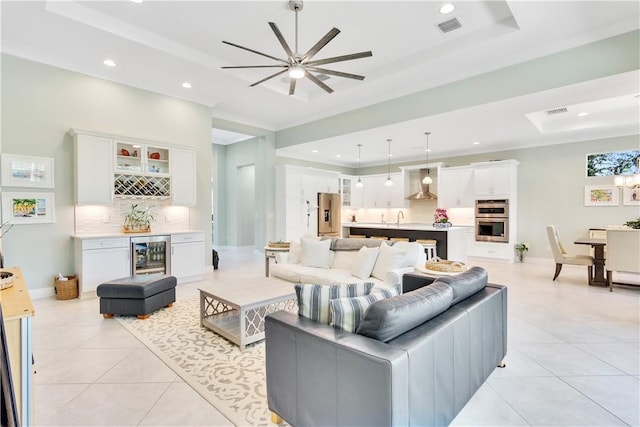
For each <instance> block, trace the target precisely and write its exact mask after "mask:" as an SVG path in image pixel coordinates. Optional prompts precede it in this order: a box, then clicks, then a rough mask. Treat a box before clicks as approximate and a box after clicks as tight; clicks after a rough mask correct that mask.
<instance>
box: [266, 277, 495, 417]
mask: <svg viewBox="0 0 640 427" xmlns="http://www.w3.org/2000/svg"><path fill="white" fill-rule="evenodd" d="M414 280H416V279H415V278H414ZM417 280H419V276H418V279H417ZM423 281H424V285H425V286H423V287H419V288H418V289H416V290H414V291H411V292H408V293H404V294H402V295H399V296H396V297H392V298H388V299H383V300H381V301H377V302H374V303H373V304H372V305H371V306H369V308H368V309H367V310H366V312H365V315H364V317H363V318H362V321H361V323H360V324H359V326H358V328H357V330H356V333H349V332H346V331H342V330H338V329H334V328H333V327H331V326H329V325H325V324H321V323H318V322H315V321H313V320H310V319H307V318H304V317H301V316H298V315H296V314H295V313H290V312H285V311H280V312H276V313H273V314H271V315H269V316H267V318H266V325H265V326H266V331H265V332H266V365H267V399H268V405H269V410H270V411H272V413H273V415H274V417H275V419H276V420H277V419H278V416H279V417H282V418H283V419H284V420H285V421H287V422H288V423H289V424H291V425H294V426H328V425H331V426H347V425H348V426H364V425H366V426H427V425H429V426H431V425H434V426H435V425H438V426H441V425H447V424H449V423H450V422H451V421H452V420H453V419H454V418H455V416H456V415H457V414H458V412H459V411H460V410H461V409H462V408H463V407H464V405H465V404H466V403H467V402H468V401H469V399H470V398H471V396H473V394H474V393H475V392H476V390H478V388H479V387H480V386H481V385H482V383H483V382H484V381H485V380H486V379H487V377H488V376H489V375H490V374H491V372H493V370H494V369H495V368H496V366H498V365H499V364H501V363H502V360H503V358H504V357H505V355H506V348H507V288H506V287H505V286H501V285H494V284H488V283H487V274H486V271H485V270H483V269H481V268H479V267H473V268H471V269H470V270H468V271H467V272H465V273H462V274H459V275H457V276H452V277H446V278H442V279H438V280H436V281H434V282H433V283H431V282H432V281H433V279H428V278H426V277H424V278H423ZM413 286H414V287H417V286H416V284H415V283H413Z"/></svg>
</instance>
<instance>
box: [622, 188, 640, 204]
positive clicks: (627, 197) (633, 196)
mask: <svg viewBox="0 0 640 427" xmlns="http://www.w3.org/2000/svg"><path fill="white" fill-rule="evenodd" d="M622 204H623V205H625V206H634V205H640V185H634V186H633V187H622Z"/></svg>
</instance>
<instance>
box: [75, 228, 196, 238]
mask: <svg viewBox="0 0 640 427" xmlns="http://www.w3.org/2000/svg"><path fill="white" fill-rule="evenodd" d="M189 233H202V230H180V231H152V232H150V233H103V234H74V235H72V236H71V237H73V238H74V239H78V240H84V239H110V238H118V237H126V238H129V237H144V236H170V235H172V234H189Z"/></svg>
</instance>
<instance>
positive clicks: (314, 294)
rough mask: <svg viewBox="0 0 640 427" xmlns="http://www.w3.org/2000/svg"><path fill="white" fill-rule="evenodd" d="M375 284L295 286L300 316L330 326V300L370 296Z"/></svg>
mask: <svg viewBox="0 0 640 427" xmlns="http://www.w3.org/2000/svg"><path fill="white" fill-rule="evenodd" d="M372 288H373V283H370V282H366V283H350V284H347V285H331V286H323V285H311V284H305V285H300V284H298V285H295V290H296V296H297V297H298V314H299V315H300V316H302V317H306V318H307V319H311V320H315V321H316V322H320V323H324V324H325V325H328V324H329V300H332V299H335V298H344V297H357V296H363V295H368V294H369V292H371V289H372Z"/></svg>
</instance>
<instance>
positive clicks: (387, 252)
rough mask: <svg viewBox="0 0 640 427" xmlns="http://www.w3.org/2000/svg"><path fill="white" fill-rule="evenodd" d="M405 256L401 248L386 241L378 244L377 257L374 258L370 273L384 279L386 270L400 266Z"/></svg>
mask: <svg viewBox="0 0 640 427" xmlns="http://www.w3.org/2000/svg"><path fill="white" fill-rule="evenodd" d="M406 257H407V253H406V252H405V251H403V250H402V249H396V248H394V247H392V246H389V245H387V244H386V243H385V244H382V245H380V252H379V253H378V259H377V260H376V264H375V266H374V267H373V271H372V272H371V275H372V276H373V277H376V278H378V279H380V280H384V276H385V275H386V274H387V271H389V270H395V269H396V268H400V267H402V264H403V263H404V260H405V258H406Z"/></svg>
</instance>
